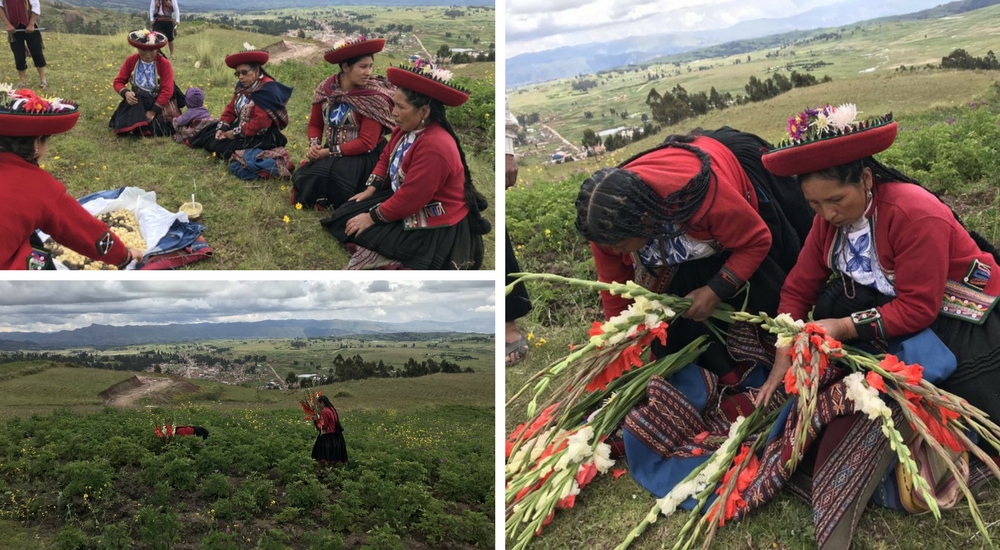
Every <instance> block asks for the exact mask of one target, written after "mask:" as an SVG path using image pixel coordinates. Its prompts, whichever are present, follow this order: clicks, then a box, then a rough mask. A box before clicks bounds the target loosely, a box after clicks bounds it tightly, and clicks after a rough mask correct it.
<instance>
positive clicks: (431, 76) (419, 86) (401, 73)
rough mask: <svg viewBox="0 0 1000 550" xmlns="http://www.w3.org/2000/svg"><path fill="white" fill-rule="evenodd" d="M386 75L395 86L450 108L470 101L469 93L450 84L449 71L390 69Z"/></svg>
mask: <svg viewBox="0 0 1000 550" xmlns="http://www.w3.org/2000/svg"><path fill="white" fill-rule="evenodd" d="M435 71H438V72H437V73H435ZM435 74H436V75H437V76H435ZM385 75H386V77H388V78H389V82H391V83H393V84H394V85H396V86H399V87H400V88H406V89H407V90H412V91H414V92H417V93H418V94H423V95H425V96H427V97H430V98H432V99H436V100H438V101H440V102H441V103H444V104H445V105H447V106H449V107H458V106H459V105H461V104H463V103H465V102H466V101H468V100H469V92H467V91H465V90H464V89H462V88H459V87H458V86H455V85H454V84H450V83H448V80H450V78H451V73H450V72H448V71H441V70H440V69H433V70H431V71H428V72H425V71H423V70H421V69H419V68H415V69H410V68H407V67H389V68H388V69H387V70H386V71H385Z"/></svg>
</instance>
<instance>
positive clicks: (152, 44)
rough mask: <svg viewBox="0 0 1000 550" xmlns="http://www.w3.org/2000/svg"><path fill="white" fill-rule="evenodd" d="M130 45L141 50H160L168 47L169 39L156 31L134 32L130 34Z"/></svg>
mask: <svg viewBox="0 0 1000 550" xmlns="http://www.w3.org/2000/svg"><path fill="white" fill-rule="evenodd" d="M128 43H129V44H131V45H132V47H134V48H136V49H139V50H158V49H160V48H162V47H163V46H166V45H167V37H166V35H164V34H161V33H158V32H156V31H147V30H146V29H143V30H141V31H132V32H130V33H128Z"/></svg>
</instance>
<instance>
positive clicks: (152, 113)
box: [146, 111, 156, 122]
mask: <svg viewBox="0 0 1000 550" xmlns="http://www.w3.org/2000/svg"><path fill="white" fill-rule="evenodd" d="M154 118H156V111H146V122H153V119H154Z"/></svg>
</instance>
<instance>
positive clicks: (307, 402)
mask: <svg viewBox="0 0 1000 550" xmlns="http://www.w3.org/2000/svg"><path fill="white" fill-rule="evenodd" d="M321 395H323V392H322V391H321V390H316V391H315V392H306V396H305V397H304V398H302V399H299V406H300V407H302V412H303V413H305V419H306V420H308V421H309V422H312V423H313V424H315V423H317V422H318V421H319V406H318V405H317V403H318V402H319V398H320V396H321Z"/></svg>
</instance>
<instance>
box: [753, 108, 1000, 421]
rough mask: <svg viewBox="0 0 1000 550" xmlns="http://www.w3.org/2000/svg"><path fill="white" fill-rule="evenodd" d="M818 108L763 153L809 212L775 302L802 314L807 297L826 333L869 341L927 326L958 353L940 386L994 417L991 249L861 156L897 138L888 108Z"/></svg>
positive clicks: (997, 402)
mask: <svg viewBox="0 0 1000 550" xmlns="http://www.w3.org/2000/svg"><path fill="white" fill-rule="evenodd" d="M824 109H825V110H823V111H822V112H821V110H810V111H806V113H803V114H802V115H800V118H803V119H807V118H810V117H811V116H812V117H814V118H818V117H817V116H816V115H810V114H809V113H812V112H815V113H820V114H822V119H823V122H824V123H825V124H826V126H825V129H824V130H823V131H822V132H826V133H821V132H819V131H817V130H816V129H815V128H816V124H815V123H813V124H812V125H811V126H810V127H811V128H814V129H813V130H812V131H810V132H808V133H806V134H803V135H801V136H799V137H798V139H797V140H795V141H792V142H788V143H785V144H781V145H779V147H778V148H776V149H774V150H773V151H771V152H769V153H768V154H766V155H765V156H764V164H765V166H767V168H768V169H769V170H771V171H772V172H774V173H775V174H781V175H791V174H798V180H799V183H800V185H801V187H802V191H803V193H804V194H805V197H806V199H807V200H808V201H809V205H810V206H811V207H812V209H813V210H815V211H816V213H817V214H818V215H817V216H816V218H815V221H814V223H813V227H812V230H811V231H810V232H809V237H808V238H807V239H806V242H805V245H804V246H803V249H802V255H801V256H800V257H799V262H798V263H797V264H796V266H795V269H794V270H792V272H791V273H790V274H789V276H788V280H787V281H786V282H785V286H784V288H783V289H782V291H781V303H780V305H779V308H778V310H779V311H780V312H782V313H788V314H790V315H792V317H794V318H797V319H804V318H805V317H806V314H807V313H809V311H810V309H812V308H813V307H814V306H815V310H814V311H813V317H814V318H815V319H820V321H819V322H818V324H820V325H822V326H823V327H824V328H825V329H826V330H827V332H828V333H829V334H830V335H831V336H832V337H834V338H837V339H838V340H842V341H851V342H861V343H874V344H875V346H876V347H879V348H881V347H884V344H885V342H886V341H887V340H889V339H890V338H894V337H905V336H908V335H911V334H915V333H918V332H921V331H922V330H924V329H926V328H930V329H931V331H932V332H934V334H936V335H937V337H938V338H939V339H940V340H941V342H943V343H944V345H945V346H947V347H948V348H949V349H950V350H951V351H952V353H954V355H955V358H956V360H957V363H958V366H957V369H956V370H955V372H954V374H952V375H951V377H950V378H948V379H947V380H946V381H944V382H943V383H941V384H940V385H941V386H942V387H943V388H944V389H947V390H948V391H951V392H952V393H955V394H957V395H960V396H962V397H965V398H966V399H968V400H969V402H970V403H972V404H973V405H975V406H977V407H979V408H981V409H983V410H984V411H986V412H987V413H989V415H990V418H993V419H997V418H1000V318H998V316H997V315H996V314H995V313H992V311H993V307H994V306H995V305H996V302H997V296H998V295H1000V275H998V276H997V277H993V276H992V273H993V272H994V271H997V272H998V273H1000V269H998V267H997V264H998V257H997V251H996V249H995V248H994V247H993V245H991V244H990V243H988V242H987V241H986V240H985V239H983V238H982V237H980V236H979V235H977V234H976V233H970V232H969V231H968V230H967V229H966V228H965V227H964V226H963V225H962V224H961V222H960V221H959V220H958V218H957V217H956V216H955V214H954V212H952V210H951V209H950V208H949V207H948V205H946V204H944V203H943V202H942V201H941V200H940V199H938V197H937V196H935V195H934V194H932V193H931V192H930V191H927V190H926V189H924V188H923V187H921V186H920V185H919V184H917V183H916V182H915V181H914V180H912V179H910V178H908V177H907V176H905V175H903V174H901V173H899V172H897V171H895V170H893V169H891V168H888V167H886V166H885V165H883V164H882V163H880V162H878V161H877V160H875V159H874V158H872V155H874V154H876V153H879V152H881V151H883V150H885V149H888V148H889V146H891V145H892V143H893V141H894V139H895V137H896V122H895V121H894V120H892V115H891V114H890V115H886V116H882V117H877V118H874V119H870V120H866V121H855V120H854V118H855V115H856V109H855V108H854V106H853V105H842V106H841V107H839V108H836V109H834V108H832V107H826V108H824ZM835 136H836V137H835ZM793 137H794V136H793ZM790 361H791V360H790V358H789V356H788V354H782V353H779V354H778V359H777V360H776V362H775V364H774V368H773V369H772V371H771V376H770V378H769V380H768V382H767V384H765V386H764V387H763V388H762V392H761V395H760V396H759V397H758V402H765V401H766V400H767V399H768V398H769V397H770V396H771V395H772V394H773V392H774V391H775V389H777V387H778V386H779V384H780V381H781V378H782V377H783V376H784V373H785V372H786V371H787V370H788V368H789V366H790Z"/></svg>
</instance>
